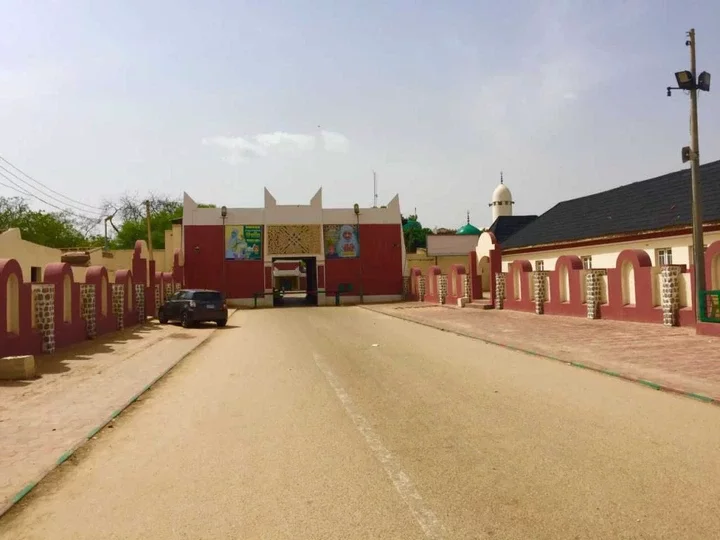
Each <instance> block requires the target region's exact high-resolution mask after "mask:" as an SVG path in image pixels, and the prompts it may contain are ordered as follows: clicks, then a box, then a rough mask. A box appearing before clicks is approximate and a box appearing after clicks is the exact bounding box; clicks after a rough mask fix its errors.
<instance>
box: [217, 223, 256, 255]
mask: <svg viewBox="0 0 720 540" xmlns="http://www.w3.org/2000/svg"><path fill="white" fill-rule="evenodd" d="M262 241H263V228H262V225H226V226H225V259H227V260H232V261H261V260H262V256H263V253H262Z"/></svg>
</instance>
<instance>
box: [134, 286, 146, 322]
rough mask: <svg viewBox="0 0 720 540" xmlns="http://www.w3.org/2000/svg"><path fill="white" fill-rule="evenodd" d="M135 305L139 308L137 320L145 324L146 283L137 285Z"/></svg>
mask: <svg viewBox="0 0 720 540" xmlns="http://www.w3.org/2000/svg"><path fill="white" fill-rule="evenodd" d="M135 307H136V309H137V320H138V323H140V324H145V285H143V284H142V283H141V284H139V285H135Z"/></svg>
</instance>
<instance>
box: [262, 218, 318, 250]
mask: <svg viewBox="0 0 720 540" xmlns="http://www.w3.org/2000/svg"><path fill="white" fill-rule="evenodd" d="M267 235H268V247H267V252H268V255H301V254H305V253H308V254H314V253H322V243H321V242H320V226H319V225H268V231H267Z"/></svg>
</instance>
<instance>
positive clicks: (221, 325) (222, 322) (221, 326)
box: [217, 319, 227, 328]
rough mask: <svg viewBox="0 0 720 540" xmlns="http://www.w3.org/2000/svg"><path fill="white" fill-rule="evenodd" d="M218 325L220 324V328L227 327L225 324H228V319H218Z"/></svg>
mask: <svg viewBox="0 0 720 540" xmlns="http://www.w3.org/2000/svg"><path fill="white" fill-rule="evenodd" d="M217 325H218V326H219V327H220V328H223V327H225V326H226V325H227V319H222V320H220V321H217Z"/></svg>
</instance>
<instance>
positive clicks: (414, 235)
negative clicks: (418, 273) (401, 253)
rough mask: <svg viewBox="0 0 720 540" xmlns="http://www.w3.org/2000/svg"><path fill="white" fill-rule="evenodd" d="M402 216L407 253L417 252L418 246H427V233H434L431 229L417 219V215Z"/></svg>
mask: <svg viewBox="0 0 720 540" xmlns="http://www.w3.org/2000/svg"><path fill="white" fill-rule="evenodd" d="M400 217H401V218H402V226H403V236H404V237H405V250H406V251H407V253H415V252H416V251H417V249H418V248H426V247H427V235H428V234H432V231H431V230H430V229H427V228H424V227H423V226H422V224H421V223H420V222H419V221H418V220H417V215H410V216H408V217H407V218H405V217H404V216H400Z"/></svg>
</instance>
